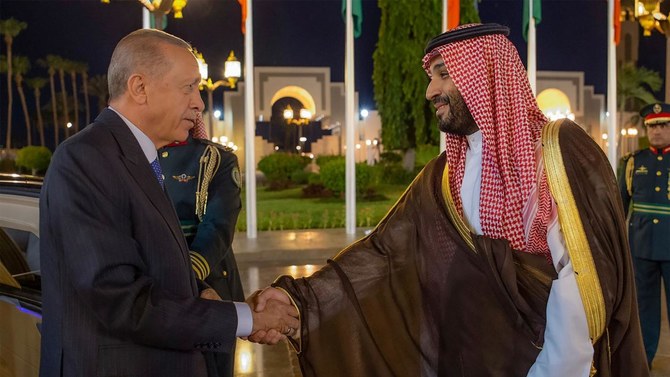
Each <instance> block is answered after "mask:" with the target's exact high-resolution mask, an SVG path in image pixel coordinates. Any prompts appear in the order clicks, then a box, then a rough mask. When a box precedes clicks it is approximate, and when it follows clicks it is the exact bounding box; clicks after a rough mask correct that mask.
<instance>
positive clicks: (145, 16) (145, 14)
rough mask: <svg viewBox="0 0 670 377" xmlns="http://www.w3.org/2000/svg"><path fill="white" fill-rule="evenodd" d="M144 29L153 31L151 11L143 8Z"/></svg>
mask: <svg viewBox="0 0 670 377" xmlns="http://www.w3.org/2000/svg"><path fill="white" fill-rule="evenodd" d="M142 29H151V21H150V13H149V9H147V8H145V7H144V6H142Z"/></svg>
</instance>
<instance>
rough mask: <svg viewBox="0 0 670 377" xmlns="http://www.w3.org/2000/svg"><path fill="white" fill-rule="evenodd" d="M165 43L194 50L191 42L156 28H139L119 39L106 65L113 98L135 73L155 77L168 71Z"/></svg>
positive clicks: (110, 93)
mask: <svg viewBox="0 0 670 377" xmlns="http://www.w3.org/2000/svg"><path fill="white" fill-rule="evenodd" d="M164 44H170V45H174V46H178V47H183V48H185V49H187V50H189V51H193V49H192V47H191V45H190V44H189V43H188V42H186V41H184V40H183V39H181V38H179V37H175V36H174V35H172V34H168V33H166V32H164V31H160V30H155V29H140V30H136V31H134V32H132V33H130V34H128V35H126V36H125V37H123V39H121V41H119V43H118V44H117V45H116V48H114V52H113V53H112V59H111V60H110V62H109V68H108V69H107V85H108V86H109V99H110V100H113V99H116V98H118V97H119V96H120V95H122V94H123V93H125V92H126V85H127V82H128V79H129V78H130V76H131V75H132V74H134V73H138V72H141V73H144V74H147V75H151V76H152V77H156V76H160V75H163V74H165V72H167V71H168V69H169V68H170V61H169V58H168V57H167V56H165V52H164V51H163V49H162V48H161V47H162V46H163V45H164Z"/></svg>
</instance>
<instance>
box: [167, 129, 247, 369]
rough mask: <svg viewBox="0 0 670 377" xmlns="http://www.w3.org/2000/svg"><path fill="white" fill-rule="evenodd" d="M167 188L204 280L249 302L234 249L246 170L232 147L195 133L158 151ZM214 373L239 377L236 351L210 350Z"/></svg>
mask: <svg viewBox="0 0 670 377" xmlns="http://www.w3.org/2000/svg"><path fill="white" fill-rule="evenodd" d="M158 156H159V158H160V164H161V167H162V170H163V174H164V176H165V187H166V190H167V191H168V194H169V195H170V198H171V199H172V203H173V204H174V207H175V209H176V210H177V215H178V216H179V221H180V222H181V226H182V230H183V232H184V235H185V236H186V240H187V242H188V244H189V247H190V250H191V264H192V267H193V271H194V272H195V275H196V277H197V278H198V279H200V280H204V281H205V282H206V283H207V284H208V285H209V286H211V287H212V288H214V290H216V292H217V293H218V294H219V296H221V298H222V299H223V300H233V301H244V292H243V291H242V283H241V281H240V275H239V272H238V269H237V264H236V262H235V256H234V254H233V250H232V243H233V236H234V234H235V224H236V222H237V216H238V214H239V213H240V209H241V208H242V202H241V199H240V170H239V167H238V163H237V156H235V154H233V152H232V150H231V149H230V148H227V147H224V146H222V145H219V144H216V143H213V142H210V141H208V140H203V139H194V138H193V137H191V136H189V138H188V140H187V141H186V142H184V143H174V144H171V145H170V146H167V147H165V148H161V149H160V150H159V151H158ZM205 356H206V357H207V358H208V367H209V366H210V365H211V364H212V361H215V363H216V364H217V367H216V368H215V369H216V373H217V374H213V372H215V371H214V370H213V369H211V368H210V377H211V376H219V377H228V376H233V362H234V349H233V352H232V353H231V354H208V353H206V354H205Z"/></svg>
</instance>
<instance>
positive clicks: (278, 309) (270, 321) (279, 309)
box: [244, 287, 300, 344]
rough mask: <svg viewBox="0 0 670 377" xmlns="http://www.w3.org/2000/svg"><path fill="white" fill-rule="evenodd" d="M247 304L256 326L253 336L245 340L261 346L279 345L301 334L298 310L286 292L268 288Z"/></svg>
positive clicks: (260, 291) (254, 295)
mask: <svg viewBox="0 0 670 377" xmlns="http://www.w3.org/2000/svg"><path fill="white" fill-rule="evenodd" d="M246 303H247V304H248V305H249V306H250V307H251V313H252V316H253V321H254V324H253V329H252V332H251V334H250V335H249V336H248V337H245V338H244V339H246V340H249V341H251V342H254V343H260V344H277V343H279V341H281V340H282V339H285V338H286V337H287V336H295V335H298V334H299V332H300V318H299V313H298V309H296V307H295V306H294V305H293V303H292V302H291V299H290V298H289V296H288V295H287V294H286V293H285V292H283V291H281V290H279V289H277V288H272V287H267V288H265V289H263V290H258V291H256V292H254V293H253V294H252V295H251V296H249V297H248V298H247V299H246Z"/></svg>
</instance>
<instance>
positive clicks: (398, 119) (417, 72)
mask: <svg viewBox="0 0 670 377" xmlns="http://www.w3.org/2000/svg"><path fill="white" fill-rule="evenodd" d="M379 8H380V9H381V23H380V26H379V41H378V44H377V49H376V50H375V52H374V55H373V73H372V80H373V85H374V90H375V101H376V103H377V110H378V111H379V115H380V117H381V120H382V125H383V127H382V139H383V140H384V146H385V147H386V148H387V149H402V150H407V149H410V148H415V147H416V146H417V145H422V144H433V145H435V144H438V143H439V132H438V130H437V127H436V126H435V115H434V111H433V109H432V107H431V106H430V104H429V103H428V101H426V99H425V94H426V84H427V79H426V73H425V72H424V71H423V69H422V67H421V58H422V57H423V55H424V48H425V47H426V43H427V42H428V41H429V40H430V39H431V38H432V37H434V36H435V35H437V34H438V33H439V32H440V30H441V25H442V1H440V0H421V1H420V2H419V1H417V0H379ZM471 22H480V21H479V14H478V13H477V9H476V8H475V4H474V2H473V1H469V2H468V1H464V2H461V24H463V23H471Z"/></svg>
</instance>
